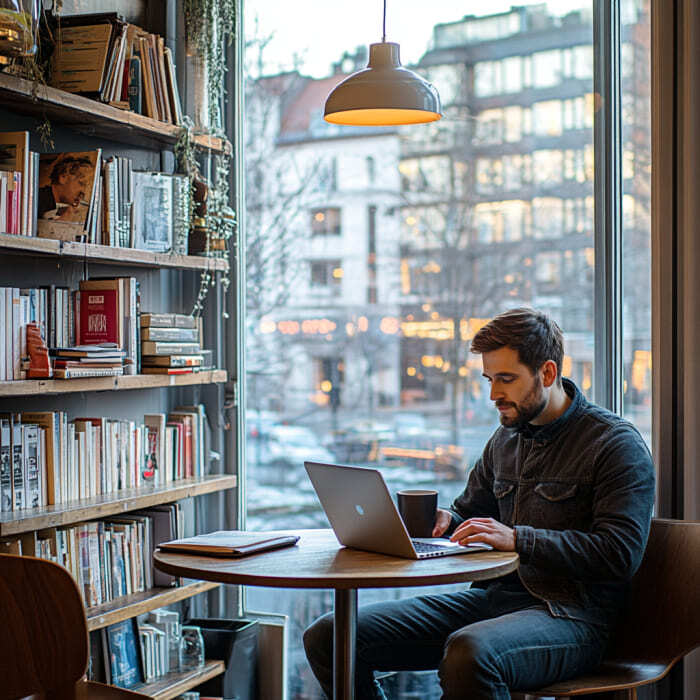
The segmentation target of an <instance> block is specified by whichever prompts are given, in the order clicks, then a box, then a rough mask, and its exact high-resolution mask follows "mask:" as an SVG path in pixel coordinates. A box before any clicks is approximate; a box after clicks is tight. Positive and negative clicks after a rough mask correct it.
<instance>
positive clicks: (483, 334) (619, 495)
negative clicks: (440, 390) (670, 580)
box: [304, 308, 654, 700]
mask: <svg viewBox="0 0 700 700" xmlns="http://www.w3.org/2000/svg"><path fill="white" fill-rule="evenodd" d="M471 350H472V352H475V353H479V354H481V356H482V362H483V374H484V377H485V378H486V380H487V381H488V382H489V384H490V386H491V400H492V401H493V402H494V403H495V405H496V408H497V409H498V411H499V414H500V422H501V427H500V428H498V429H497V430H496V432H495V433H494V434H493V435H492V436H491V438H490V439H489V441H488V443H487V444H486V447H485V449H484V452H483V454H482V456H481V458H480V459H479V460H478V461H477V463H476V464H475V466H474V469H473V470H472V471H471V473H470V475H469V480H468V483H467V486H466V488H465V489H464V491H463V493H462V494H461V495H460V496H459V497H458V498H457V499H456V500H455V501H454V503H453V504H452V507H451V508H450V509H449V510H443V509H440V510H438V515H437V518H436V523H435V528H434V531H433V536H435V537H439V536H442V535H445V536H447V535H449V536H450V538H451V539H452V540H453V541H459V542H462V543H468V542H487V543H488V544H491V545H492V546H493V547H494V548H495V549H496V550H500V551H505V552H509V551H516V552H517V553H518V554H519V556H520V567H519V569H518V571H517V572H514V573H512V574H509V575H507V576H505V577H502V578H500V579H497V580H495V581H490V582H489V581H487V582H483V583H481V584H474V585H473V586H472V587H471V588H470V589H469V590H465V591H460V592H457V593H449V594H443V595H426V596H420V597H416V598H411V599H406V600H399V601H391V602H387V603H376V604H373V605H368V606H366V607H362V608H361V609H360V611H359V614H358V632H357V668H356V680H355V683H356V693H357V696H358V698H383V697H384V696H383V694H382V692H381V689H380V687H379V685H378V684H377V683H376V682H375V681H374V677H373V672H374V671H375V670H377V671H401V670H419V669H435V668H437V669H438V675H439V678H440V684H441V686H442V691H443V698H445V699H446V700H453V699H456V698H460V699H466V698H468V699H469V700H487V699H488V700H507V699H508V698H510V692H509V691H510V690H534V689H537V688H539V687H542V686H544V685H547V684H549V683H552V682H555V681H560V680H565V679H567V678H571V677H574V676H576V675H579V674H581V673H583V672H586V671H589V670H591V669H593V668H595V666H597V665H598V664H599V662H600V660H601V657H602V655H603V653H604V651H605V646H606V642H607V640H608V637H609V633H610V630H611V628H612V626H613V625H614V623H615V620H616V617H617V614H618V612H619V610H620V608H621V606H622V604H623V603H624V599H625V594H626V590H627V586H628V582H629V581H630V579H631V578H632V576H633V574H634V572H635V571H636V569H637V567H638V566H639V564H640V562H641V559H642V555H643V553H644V548H645V545H646V540H647V536H648V534H649V526H650V520H651V511H652V506H653V500H654V469H653V465H652V461H651V456H650V454H649V450H648V449H647V447H646V445H645V443H644V441H643V440H642V438H641V436H640V435H639V433H638V432H637V431H636V429H635V428H634V427H633V426H632V425H631V424H630V423H628V422H627V421H625V420H623V419H622V418H620V417H619V416H617V415H615V414H613V413H610V412H609V411H607V410H605V409H603V408H600V407H598V406H595V405H594V404H591V403H589V402H588V401H587V400H586V399H585V398H584V396H583V395H582V394H581V392H580V391H579V390H578V388H577V387H576V385H575V384H574V383H573V382H571V381H569V380H568V379H562V377H561V368H562V360H563V355H564V351H563V338H562V333H561V330H560V329H559V327H558V326H557V324H556V323H554V322H553V321H552V320H550V319H549V318H548V317H547V316H545V315H544V314H542V313H540V312H537V311H535V310H532V309H526V308H522V309H513V310H511V311H507V312H505V313H503V314H501V315H499V316H496V317H495V318H494V319H493V320H492V321H491V322H489V323H488V324H486V325H485V326H484V327H483V328H482V329H481V330H480V331H479V332H478V333H477V334H476V336H475V337H474V339H473V341H472V345H471ZM465 556H469V555H465ZM332 625H333V622H332V617H331V616H330V615H326V616H324V617H322V618H320V619H319V620H317V621H316V622H314V623H313V624H312V625H311V626H310V627H309V628H308V629H307V630H306V632H305V633H304V645H305V648H306V654H307V657H308V659H309V663H310V664H311V667H312V669H313V671H314V673H315V674H316V677H317V678H318V680H319V682H320V683H321V685H322V687H323V689H324V690H325V692H326V693H327V694H328V695H329V697H330V694H331V685H332V658H333V657H332V644H333V627H332Z"/></svg>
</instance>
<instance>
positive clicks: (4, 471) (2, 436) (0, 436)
mask: <svg viewBox="0 0 700 700" xmlns="http://www.w3.org/2000/svg"><path fill="white" fill-rule="evenodd" d="M11 443H12V441H11V439H10V421H9V420H8V419H6V418H0V512H3V513H7V512H9V511H11V510H12V445H11Z"/></svg>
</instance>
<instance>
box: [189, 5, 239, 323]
mask: <svg viewBox="0 0 700 700" xmlns="http://www.w3.org/2000/svg"><path fill="white" fill-rule="evenodd" d="M183 9H184V16H185V34H186V36H187V40H188V44H189V50H190V51H191V52H195V53H196V54H197V55H198V56H199V58H200V59H201V60H202V61H203V62H204V65H205V67H206V71H207V73H206V74H207V86H206V88H207V94H208V98H209V99H208V108H209V113H208V117H209V131H210V133H211V134H213V135H216V136H220V137H223V138H225V135H224V133H223V131H222V127H223V119H222V111H221V101H222V97H223V93H224V77H225V74H226V62H225V55H226V52H225V51H222V50H221V49H222V45H223V44H224V42H225V44H226V45H227V46H230V44H231V41H232V39H233V34H234V27H235V20H236V0H184V3H183ZM175 155H176V158H177V160H178V167H179V168H180V170H181V171H182V172H184V173H185V174H187V176H188V177H189V179H190V192H191V193H192V197H191V202H192V201H193V196H194V186H195V179H196V178H200V177H201V174H200V171H199V165H198V162H197V153H196V149H195V146H194V140H193V124H192V122H191V120H188V121H187V122H186V124H185V128H183V130H182V133H181V136H180V139H179V140H178V143H177V144H176V147H175ZM230 168H231V157H230V156H229V155H228V154H222V155H217V156H215V157H214V167H213V172H212V173H211V181H210V182H209V183H208V187H209V190H208V197H207V203H206V215H205V223H204V225H205V228H206V236H207V239H206V250H205V255H207V256H211V257H221V256H225V255H226V254H227V250H228V241H229V239H230V238H231V237H232V236H233V235H234V233H235V230H236V216H235V212H234V211H233V210H232V209H231V207H230V206H229V182H230ZM194 225H195V207H194V206H193V205H191V206H190V229H192V228H193V227H194ZM215 241H216V242H217V243H218V242H220V241H223V250H221V247H220V246H219V245H215V244H214V242H215ZM230 283H231V281H230V277H229V273H228V271H226V272H224V273H222V275H221V285H222V287H223V290H224V292H226V290H227V289H228V287H229V286H230ZM214 284H215V275H213V274H212V273H211V272H210V271H209V270H204V271H203V272H202V274H201V277H200V284H199V291H198V293H197V298H196V300H195V303H194V308H193V311H192V313H193V314H194V315H195V316H198V315H200V314H201V312H202V309H203V307H204V302H205V300H206V297H207V294H208V292H209V288H210V287H213V286H214ZM223 316H224V318H228V313H227V312H224V313H223Z"/></svg>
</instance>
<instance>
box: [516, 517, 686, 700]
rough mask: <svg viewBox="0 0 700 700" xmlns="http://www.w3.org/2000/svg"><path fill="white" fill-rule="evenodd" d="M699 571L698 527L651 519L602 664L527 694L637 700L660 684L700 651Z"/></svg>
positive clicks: (676, 521)
mask: <svg viewBox="0 0 700 700" xmlns="http://www.w3.org/2000/svg"><path fill="white" fill-rule="evenodd" d="M699 572H700V522H683V521H680V520H653V521H652V524H651V533H650V535H649V542H648V544H647V548H646V552H645V554H644V560H643V561H642V565H641V566H640V568H639V571H638V572H637V574H636V575H635V577H634V580H633V582H632V591H631V595H630V598H629V605H628V606H627V609H626V610H625V612H624V614H623V617H622V620H621V622H620V625H619V626H618V629H617V633H616V635H614V637H613V641H612V643H611V645H610V649H609V651H608V653H607V655H606V658H605V660H604V661H603V663H602V665H601V666H600V667H599V668H598V669H597V670H596V671H595V672H593V673H591V674H589V675H586V676H581V677H579V678H574V679H573V680H570V681H566V682H563V683H555V684H553V685H550V686H548V687H546V688H541V689H540V690H537V691H532V690H529V691H527V693H528V695H531V696H534V697H555V698H563V697H575V696H581V695H595V694H599V693H607V695H606V697H607V698H611V699H612V698H615V699H616V700H617V699H618V698H619V700H635V699H636V697H637V690H636V689H637V688H638V687H639V686H642V685H647V684H648V683H653V682H655V681H658V680H660V679H661V678H663V677H664V676H665V675H666V674H667V673H668V672H669V671H670V670H671V668H672V667H673V665H674V664H675V663H676V661H678V660H679V659H681V658H683V657H684V656H685V655H686V654H687V653H689V652H690V651H692V650H693V649H695V648H696V647H698V646H700V585H699V584H698V573H699ZM514 697H515V696H514Z"/></svg>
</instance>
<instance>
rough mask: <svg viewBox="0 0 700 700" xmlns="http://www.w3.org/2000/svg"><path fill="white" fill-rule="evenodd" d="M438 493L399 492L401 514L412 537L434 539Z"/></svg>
mask: <svg viewBox="0 0 700 700" xmlns="http://www.w3.org/2000/svg"><path fill="white" fill-rule="evenodd" d="M437 497H438V494H437V491H431V490H429V489H411V490H407V491H398V492H397V493H396V500H397V501H398V504H399V513H401V519H402V520H403V523H404V525H405V526H406V529H407V530H408V534H409V535H410V536H411V537H432V536H433V527H435V516H436V514H437Z"/></svg>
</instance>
